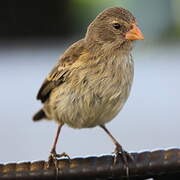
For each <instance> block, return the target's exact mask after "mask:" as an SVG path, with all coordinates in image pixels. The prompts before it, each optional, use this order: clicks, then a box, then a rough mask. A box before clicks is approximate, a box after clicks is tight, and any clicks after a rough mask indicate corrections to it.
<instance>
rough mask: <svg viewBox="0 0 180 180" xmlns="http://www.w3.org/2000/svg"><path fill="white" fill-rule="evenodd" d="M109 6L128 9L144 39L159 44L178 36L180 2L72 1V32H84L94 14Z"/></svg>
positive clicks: (172, 0)
mask: <svg viewBox="0 0 180 180" xmlns="http://www.w3.org/2000/svg"><path fill="white" fill-rule="evenodd" d="M113 6H120V7H124V8H127V9H129V10H130V11H131V12H132V13H133V14H134V15H135V16H136V18H137V20H138V23H139V25H140V27H141V28H142V29H143V31H144V32H145V36H146V38H149V39H151V40H158V41H159V40H166V39H173V38H174V39H177V37H180V0H158V1H157V0H151V1H148V0H98V1H97V0H91V1H88V0H72V1H71V10H72V13H73V14H74V20H75V21H76V25H77V26H76V31H77V32H78V33H84V32H85V31H86V28H87V26H88V24H89V23H90V22H91V21H92V20H93V19H94V18H95V17H96V15H97V14H98V13H100V12H101V11H102V10H104V9H105V8H109V7H113ZM82 27H83V28H82Z"/></svg>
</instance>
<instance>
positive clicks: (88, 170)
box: [0, 149, 180, 180]
mask: <svg viewBox="0 0 180 180" xmlns="http://www.w3.org/2000/svg"><path fill="white" fill-rule="evenodd" d="M131 155H132V156H133V158H134V160H133V161H129V162H128V169H129V177H127V173H126V167H125V166H124V163H123V162H122V160H121V158H119V160H118V161H117V162H116V164H115V165H113V160H114V156H112V155H104V156H100V157H94V156H92V157H85V158H75V159H72V160H71V161H69V160H68V159H62V160H58V163H57V164H58V171H57V169H56V168H55V167H54V166H53V165H52V166H50V167H49V168H47V162H45V161H36V162H23V163H9V164H0V180H1V179H20V180H22V179H29V180H30V179H60V180H64V179H83V180H84V179H91V180H93V179H98V180H101V179H111V180H112V179H146V178H154V179H174V178H175V177H176V178H179V179H180V149H169V150H156V151H152V152H150V151H145V152H140V153H131Z"/></svg>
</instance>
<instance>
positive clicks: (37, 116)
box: [33, 109, 46, 121]
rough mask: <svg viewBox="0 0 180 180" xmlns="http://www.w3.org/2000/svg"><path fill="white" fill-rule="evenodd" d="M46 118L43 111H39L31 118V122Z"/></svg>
mask: <svg viewBox="0 0 180 180" xmlns="http://www.w3.org/2000/svg"><path fill="white" fill-rule="evenodd" d="M44 118H46V114H45V112H44V111H43V109H40V110H39V111H38V112H37V113H36V114H35V115H34V116H33V121H39V120H41V119H44Z"/></svg>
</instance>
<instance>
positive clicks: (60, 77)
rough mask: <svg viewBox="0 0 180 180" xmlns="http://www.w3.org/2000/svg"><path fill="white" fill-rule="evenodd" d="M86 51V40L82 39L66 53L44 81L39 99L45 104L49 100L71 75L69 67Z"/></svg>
mask: <svg viewBox="0 0 180 180" xmlns="http://www.w3.org/2000/svg"><path fill="white" fill-rule="evenodd" d="M84 49H85V48H84V40H83V39H82V40H80V41H78V42H76V43H74V44H73V45H72V46H70V47H69V49H67V50H66V51H65V53H64V55H63V56H62V57H61V58H60V60H59V61H58V64H57V65H56V66H55V67H54V68H53V69H52V71H51V72H50V73H49V75H48V77H47V78H46V79H45V80H44V82H43V84H42V86H41V88H40V89H39V92H38V94H37V99H39V100H41V102H43V103H44V102H45V101H46V100H47V99H48V98H49V95H50V93H51V91H52V90H53V89H54V88H55V87H57V86H59V85H60V84H61V83H63V82H64V81H65V78H66V76H67V74H68V73H69V66H71V65H72V64H73V63H74V62H75V61H76V60H77V59H78V58H79V57H80V56H81V54H83V52H84Z"/></svg>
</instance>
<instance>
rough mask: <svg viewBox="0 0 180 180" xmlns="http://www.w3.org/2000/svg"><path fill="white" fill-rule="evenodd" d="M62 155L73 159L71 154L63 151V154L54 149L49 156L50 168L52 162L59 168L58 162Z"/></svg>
mask: <svg viewBox="0 0 180 180" xmlns="http://www.w3.org/2000/svg"><path fill="white" fill-rule="evenodd" d="M62 157H67V158H68V160H69V161H70V160H71V158H70V157H69V155H68V154H66V153H65V152H63V153H61V154H57V153H56V151H55V150H52V151H51V152H50V155H49V158H48V168H49V167H50V165H51V163H53V165H54V167H55V168H56V169H57V170H58V163H57V162H58V159H60V158H62Z"/></svg>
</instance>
